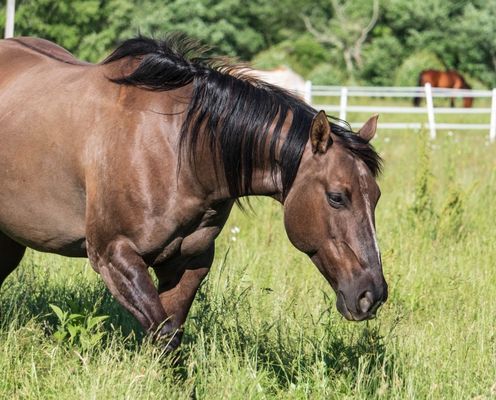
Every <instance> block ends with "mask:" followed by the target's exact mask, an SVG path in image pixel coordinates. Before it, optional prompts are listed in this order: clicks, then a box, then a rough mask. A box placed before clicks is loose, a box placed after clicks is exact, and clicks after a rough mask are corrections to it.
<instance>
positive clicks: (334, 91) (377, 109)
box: [304, 82, 496, 142]
mask: <svg viewBox="0 0 496 400" xmlns="http://www.w3.org/2000/svg"><path fill="white" fill-rule="evenodd" d="M304 97H305V99H306V100H307V101H308V102H309V103H311V104H312V105H313V106H314V107H315V108H317V109H319V110H325V111H328V112H339V118H341V119H346V114H347V113H348V112H368V113H379V114H424V115H427V121H428V122H427V124H423V123H420V122H394V123H379V128H383V129H421V128H422V127H423V126H425V125H427V127H428V129H429V133H430V137H431V139H435V138H436V131H437V130H443V129H470V130H486V131H489V140H490V141H491V142H494V141H495V140H496V88H495V89H493V90H468V89H445V88H432V87H431V85H430V84H429V83H428V84H426V85H425V87H368V86H364V87H341V86H312V84H311V82H307V85H306V91H305V94H304ZM316 97H339V98H340V102H339V105H334V104H319V103H317V102H315V101H314V99H315V98H316ZM350 97H382V98H393V97H403V98H414V97H421V98H425V100H426V102H425V103H426V105H425V107H408V106H350V105H348V98H350ZM435 97H436V98H437V97H441V98H451V97H473V98H484V97H486V98H491V99H492V100H491V107H485V108H459V107H457V108H448V107H434V102H433V98H435ZM436 114H458V115H459V114H486V115H487V114H490V123H489V124H480V123H477V124H469V123H466V124H455V123H436ZM351 126H352V128H358V127H360V126H361V124H360V123H352V124H351Z"/></svg>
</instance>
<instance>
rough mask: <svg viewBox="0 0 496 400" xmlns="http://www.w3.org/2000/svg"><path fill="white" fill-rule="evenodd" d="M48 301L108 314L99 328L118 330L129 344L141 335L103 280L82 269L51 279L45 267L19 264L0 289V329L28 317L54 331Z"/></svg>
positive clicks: (69, 308)
mask: <svg viewBox="0 0 496 400" xmlns="http://www.w3.org/2000/svg"><path fill="white" fill-rule="evenodd" d="M50 304H54V305H57V306H58V307H60V308H61V309H62V310H63V311H67V312H70V313H73V314H81V315H92V316H103V315H105V316H108V317H109V318H108V319H107V320H106V321H105V323H104V326H103V329H104V331H105V333H107V334H113V333H115V332H116V331H117V332H120V334H121V335H122V336H123V337H128V336H131V337H135V338H136V339H137V340H134V341H133V340H130V341H126V342H128V344H129V345H130V346H133V344H132V343H135V345H139V344H140V343H141V340H142V339H143V337H144V333H143V330H142V329H141V326H140V325H139V324H138V323H137V321H136V320H135V319H134V318H133V317H132V316H131V315H130V314H129V313H127V312H126V311H125V310H124V309H123V308H122V307H121V306H120V305H119V304H118V303H117V302H116V301H115V299H114V298H113V297H112V295H111V294H110V292H109V291H108V290H107V289H106V287H105V286H104V284H103V282H102V281H100V280H95V279H91V280H90V279H88V277H87V276H84V274H83V273H76V274H75V275H74V274H72V275H71V279H68V280H67V281H64V280H63V279H53V278H52V277H50V275H49V274H48V273H47V272H46V268H43V267H38V266H36V265H25V266H24V265H23V266H21V267H19V268H18V269H17V270H16V271H15V272H13V273H12V274H11V276H9V277H8V278H7V279H6V280H5V282H4V284H3V285H2V288H1V290H0V330H7V329H9V327H12V326H15V327H22V326H24V325H26V323H27V322H28V321H30V320H32V319H36V320H37V321H40V322H42V324H43V325H44V326H45V327H46V332H47V334H50V333H51V332H53V331H54V329H55V328H56V326H57V324H58V319H57V317H56V316H55V315H54V313H53V311H52V309H51V308H50Z"/></svg>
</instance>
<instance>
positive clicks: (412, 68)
mask: <svg viewBox="0 0 496 400" xmlns="http://www.w3.org/2000/svg"><path fill="white" fill-rule="evenodd" d="M336 2H337V3H338V4H340V5H341V6H342V9H341V11H340V14H339V13H337V12H336V11H335V10H334V9H333V7H332V5H331V3H330V2H329V1H324V0H322V1H321V0H318V1H310V0H281V1H277V2H267V1H264V0H254V1H250V2H243V1H242V0H217V1H214V0H172V1H168V2H163V1H159V0H137V1H131V0H18V1H17V13H16V26H15V29H16V34H17V35H31V36H39V37H43V38H46V39H49V40H53V41H55V42H56V43H58V44H60V45H61V46H63V47H66V48H67V49H68V50H70V51H71V52H74V53H75V54H76V55H77V56H78V57H80V58H83V59H86V60H89V61H97V60H100V59H102V57H103V56H105V55H106V54H108V52H109V51H110V50H111V49H112V48H113V47H114V46H115V45H116V44H117V43H118V42H119V41H120V40H123V39H127V38H129V37H132V36H135V35H136V34H137V33H138V32H141V33H143V34H151V35H157V36H161V35H162V34H164V33H166V32H171V31H182V32H185V33H187V34H188V35H190V36H192V37H194V38H197V39H199V40H200V41H201V42H203V43H205V44H208V45H211V46H213V47H214V48H215V49H216V50H215V53H217V54H222V55H230V56H236V57H239V58H241V59H242V60H246V61H248V60H254V61H255V62H256V63H257V64H259V65H260V66H261V67H264V68H273V67H276V66H279V65H280V64H286V65H289V66H290V67H291V68H292V69H294V70H295V71H297V72H299V73H301V74H303V75H304V76H305V77H311V76H315V77H316V79H317V80H318V83H324V82H326V83H327V82H332V83H336V84H342V83H346V81H347V80H348V78H350V77H349V76H348V75H350V74H351V75H352V76H351V78H352V80H354V81H356V82H355V83H358V82H360V83H366V84H373V85H391V84H393V83H395V84H407V85H414V84H416V82H415V80H416V74H417V73H418V72H419V70H421V69H425V68H429V67H432V68H434V67H435V68H440V69H445V68H452V69H458V70H460V71H461V72H462V73H464V74H466V75H467V76H469V77H471V78H473V79H475V80H476V81H478V82H481V83H482V84H483V85H484V86H489V87H492V85H493V84H494V82H495V81H496V69H495V65H496V39H495V38H496V2H494V1H482V0H457V1H444V0H421V1H419V2H412V1H410V0H381V1H380V12H379V20H378V21H377V23H376V25H375V27H374V29H373V30H372V31H371V32H370V34H369V35H368V37H367V40H366V41H365V43H364V44H363V46H362V48H361V50H358V52H356V51H355V50H356V49H354V48H353V44H354V43H355V42H356V40H357V38H358V37H359V36H360V34H361V32H362V29H363V28H364V26H365V24H366V22H367V21H368V20H369V18H370V15H371V12H372V11H371V10H372V1H365V0H356V1H352V2H351V1H348V2H345V1H342V0H336ZM302 16H308V17H309V18H310V19H311V21H312V23H313V24H314V27H315V29H317V30H318V31H320V32H330V33H331V34H332V35H334V37H335V38H337V39H338V41H339V42H340V43H341V44H338V43H337V42H336V41H327V42H326V41H325V40H324V41H323V42H322V43H323V45H322V44H319V43H320V42H319V40H321V38H314V36H313V35H311V34H310V33H309V32H308V31H307V28H306V26H305V24H304V23H303V18H302ZM4 23H5V13H4V9H2V10H1V11H0V28H1V29H3V26H4ZM318 42H319V43H318ZM343 46H345V47H346V46H348V48H349V51H350V52H349V54H348V56H347V57H344V50H343ZM426 54H429V56H426ZM417 56H420V57H421V58H422V57H423V61H422V60H421V61H417V60H416V57H417ZM405 57H408V58H407V59H406V60H405ZM345 58H346V59H349V60H348V61H347V62H346V61H345ZM424 61H427V63H426V65H423V64H422V63H423V62H424ZM429 61H431V62H429ZM350 63H351V64H353V71H351V72H350V71H348V70H347V68H346V65H348V69H349V68H350V65H351V64H350ZM322 64H325V65H322ZM326 65H327V66H326ZM400 66H401V67H400ZM326 70H330V71H331V72H332V74H330V75H332V77H330V78H326V76H325V75H326V73H325V71H326ZM336 70H339V73H338V72H337V71H336ZM335 71H336V72H335Z"/></svg>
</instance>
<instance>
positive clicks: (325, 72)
mask: <svg viewBox="0 0 496 400" xmlns="http://www.w3.org/2000/svg"><path fill="white" fill-rule="evenodd" d="M307 79H309V80H311V81H312V83H313V84H314V85H336V86H339V85H342V84H344V83H346V79H347V77H346V74H345V72H344V71H343V69H342V68H339V66H336V65H335V64H334V63H332V62H330V63H322V64H319V65H317V66H316V67H315V68H314V69H313V70H312V71H311V72H310V74H309V75H308V77H307Z"/></svg>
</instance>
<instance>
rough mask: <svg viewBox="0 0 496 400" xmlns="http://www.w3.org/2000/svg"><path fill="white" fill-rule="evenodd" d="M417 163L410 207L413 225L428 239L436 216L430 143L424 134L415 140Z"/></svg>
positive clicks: (433, 232) (433, 228) (432, 230)
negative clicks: (417, 154)
mask: <svg viewBox="0 0 496 400" xmlns="http://www.w3.org/2000/svg"><path fill="white" fill-rule="evenodd" d="M417 141H418V143H419V144H418V147H419V156H418V158H419V163H418V165H417V169H416V177H415V189H414V200H413V203H412V205H411V206H410V215H411V218H412V221H413V225H414V226H416V227H419V228H420V229H423V230H425V231H426V235H427V236H428V237H431V238H434V236H435V234H436V231H435V226H436V220H437V215H436V212H435V210H434V203H433V190H432V180H433V175H432V172H431V161H430V143H429V141H428V138H427V135H426V134H425V132H421V134H420V135H419V138H417Z"/></svg>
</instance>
